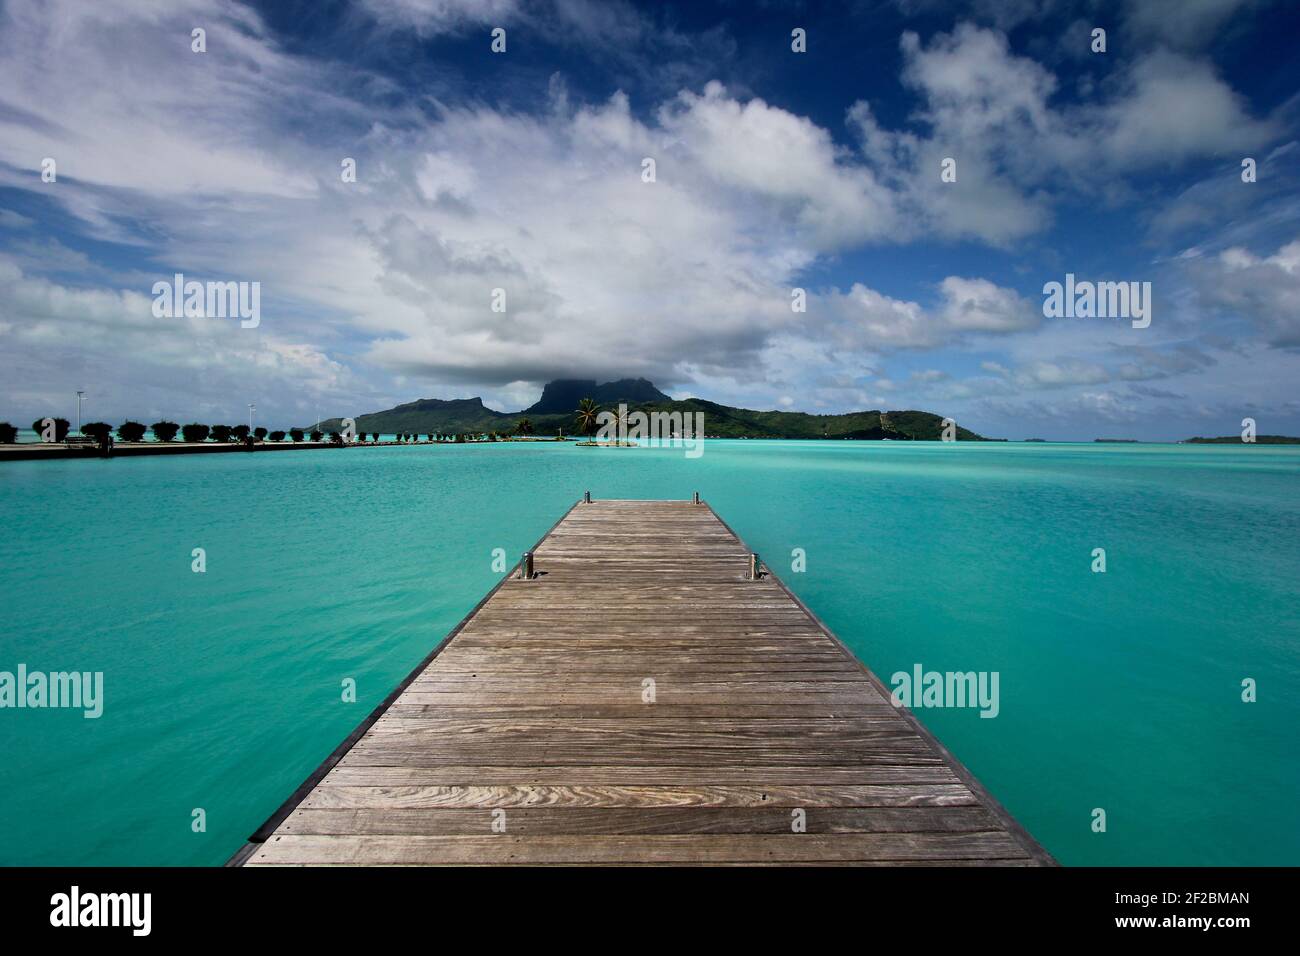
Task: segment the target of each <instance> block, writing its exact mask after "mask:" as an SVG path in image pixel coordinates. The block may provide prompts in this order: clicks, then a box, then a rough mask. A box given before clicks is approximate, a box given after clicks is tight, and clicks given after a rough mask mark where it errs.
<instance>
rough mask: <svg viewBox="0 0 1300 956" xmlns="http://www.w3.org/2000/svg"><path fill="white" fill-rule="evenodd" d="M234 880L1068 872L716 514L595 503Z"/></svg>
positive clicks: (346, 753) (304, 797)
mask: <svg viewBox="0 0 1300 956" xmlns="http://www.w3.org/2000/svg"><path fill="white" fill-rule="evenodd" d="M533 568H534V576H533V577H532V578H530V579H523V578H521V577H520V571H519V570H516V571H515V572H513V573H512V574H511V575H509V576H508V578H507V579H505V580H503V581H502V582H501V583H500V584H498V585H497V587H496V588H494V589H493V590H492V592H491V593H489V594H488V596H487V597H486V598H485V599H484V600H483V602H481V603H480V604H479V606H478V607H476V608H475V609H474V611H472V612H471V613H470V615H469V616H468V617H467V618H466V619H465V620H464V621H463V622H462V623H461V625H460V626H459V627H457V628H456V630H454V631H453V632H452V633H451V635H450V636H449V637H448V638H447V639H446V640H445V641H444V642H443V643H442V644H441V645H440V646H439V647H438V648H437V649H436V650H435V651H434V652H433V653H432V654H431V655H430V657H429V658H428V659H426V660H425V661H424V662H423V663H422V664H420V666H419V667H417V668H416V670H415V671H414V672H413V673H412V674H411V676H410V677H408V678H407V680H406V681H405V682H404V683H403V685H402V686H400V687H399V688H398V689H397V690H396V691H394V692H393V694H392V695H391V696H390V697H389V699H388V700H386V701H384V702H383V703H382V704H381V705H380V706H379V707H378V708H377V709H376V710H375V712H374V713H373V714H371V716H370V717H369V718H367V720H366V721H365V722H364V723H363V724H362V725H361V726H360V727H358V728H357V730H356V731H354V732H353V734H352V736H350V737H349V738H348V740H346V741H344V743H343V744H342V745H340V747H339V748H338V749H337V750H336V751H335V752H334V753H333V754H332V755H331V756H330V757H329V758H328V759H327V760H326V761H325V763H324V764H322V766H321V767H320V768H319V769H318V770H317V771H316V773H315V774H313V775H312V777H311V778H309V779H308V780H307V781H306V782H305V783H304V784H303V785H302V787H300V788H299V790H298V791H297V792H296V793H295V794H294V795H293V796H292V797H290V799H289V800H288V801H287V802H286V804H285V805H284V806H283V807H281V808H280V810H279V811H278V812H277V813H276V814H275V815H274V816H273V817H272V818H271V819H270V820H268V821H267V823H266V825H264V826H263V827H262V829H261V830H259V831H258V833H257V834H254V836H253V837H252V838H251V840H250V842H249V844H247V845H246V846H245V848H244V849H243V850H241V851H240V852H239V853H237V854H236V855H235V857H234V858H233V859H232V860H231V863H232V864H237V865H238V864H243V865H249V866H262V865H282V866H283V865H291V866H292V865H352V866H355V865H421V864H480V865H481V864H488V865H497V864H861V865H873V864H874V865H898V864H921V865H936V864H937V865H981V864H993V865H1012V866H1033V865H1051V864H1053V863H1054V861H1053V860H1052V858H1051V856H1049V855H1048V854H1047V852H1046V851H1045V850H1043V849H1042V847H1040V846H1039V845H1038V844H1037V843H1036V842H1035V841H1034V840H1033V838H1032V837H1030V836H1029V835H1028V834H1027V833H1026V832H1025V831H1024V830H1023V829H1022V828H1021V827H1020V826H1019V825H1018V824H1017V823H1016V822H1015V821H1014V820H1013V819H1012V818H1011V817H1010V816H1009V815H1008V814H1007V813H1006V811H1004V810H1003V809H1002V807H1001V806H1000V805H999V804H998V803H997V802H996V801H995V800H994V799H993V798H992V797H991V796H990V795H989V794H988V793H987V792H985V791H984V789H983V788H982V787H981V786H980V785H979V783H978V782H976V781H975V780H974V779H973V778H972V777H971V775H970V774H969V773H968V772H967V771H966V770H965V768H963V767H962V766H961V764H960V763H958V761H957V760H956V759H955V758H954V757H953V756H952V755H951V754H949V753H948V752H947V750H945V749H944V748H943V747H942V746H941V745H940V744H939V743H938V742H937V741H936V740H935V739H934V737H933V736H932V735H930V734H929V733H928V732H927V731H926V730H925V729H924V728H923V727H922V726H921V725H920V724H919V723H918V722H917V720H916V719H915V718H914V717H913V716H912V715H911V714H910V713H909V712H907V711H906V710H902V709H896V708H895V707H894V706H892V704H891V703H890V701H889V699H888V690H887V689H886V688H885V687H884V685H882V684H881V682H880V681H879V680H878V679H877V678H876V677H875V676H874V675H873V674H871V672H870V671H868V670H867V669H866V668H865V667H864V666H863V665H862V664H861V663H859V662H858V661H857V659H856V658H854V657H853V656H852V654H850V653H849V652H848V651H847V650H846V649H845V648H844V646H843V645H842V644H841V643H840V642H839V641H838V640H837V639H836V638H835V636H834V635H833V634H831V633H830V631H829V630H827V629H826V628H825V627H824V626H823V625H822V624H821V623H820V622H819V621H818V620H817V619H816V617H815V616H814V615H813V614H812V613H811V612H810V611H809V610H808V609H807V608H806V607H805V606H804V605H803V604H802V603H801V602H800V601H799V600H798V599H797V598H796V597H795V596H794V595H793V594H792V593H791V592H790V591H788V590H787V589H786V588H785V586H784V585H783V584H781V582H780V581H779V580H778V579H777V578H776V577H775V576H774V575H771V574H765V575H763V576H761V577H759V578H758V579H757V580H750V551H749V549H748V548H747V547H746V546H745V544H744V543H743V542H741V540H740V539H739V538H738V537H737V536H736V535H735V534H734V533H733V532H732V531H731V529H730V528H728V527H727V526H726V524H725V523H724V522H723V521H722V520H721V519H719V517H718V516H717V515H716V514H715V513H714V512H713V510H712V509H711V508H710V507H709V506H708V505H707V504H695V503H692V502H689V501H596V502H592V503H586V502H580V503H578V504H576V505H575V506H574V507H573V508H571V509H570V511H569V512H568V513H567V514H566V515H565V516H564V517H563V518H562V519H561V520H560V521H559V523H558V524H557V525H556V526H555V527H554V528H553V529H552V530H551V532H550V533H549V534H547V535H546V537H545V538H543V540H542V541H541V543H540V544H539V545H538V546H537V547H536V548H535V549H534V551H533Z"/></svg>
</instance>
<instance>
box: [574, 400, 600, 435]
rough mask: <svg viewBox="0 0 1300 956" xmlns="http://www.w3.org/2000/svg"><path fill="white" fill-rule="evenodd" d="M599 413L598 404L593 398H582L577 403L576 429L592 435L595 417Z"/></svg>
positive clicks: (594, 427)
mask: <svg viewBox="0 0 1300 956" xmlns="http://www.w3.org/2000/svg"><path fill="white" fill-rule="evenodd" d="M599 415H600V406H599V405H597V404H596V402H595V401H594V400H593V399H590V398H584V399H583V400H582V401H580V402H579V403H578V411H577V414H576V415H575V417H576V418H577V421H578V430H579V431H580V432H582V433H583V434H584V435H593V434H595V432H596V418H597V417H598V416H599Z"/></svg>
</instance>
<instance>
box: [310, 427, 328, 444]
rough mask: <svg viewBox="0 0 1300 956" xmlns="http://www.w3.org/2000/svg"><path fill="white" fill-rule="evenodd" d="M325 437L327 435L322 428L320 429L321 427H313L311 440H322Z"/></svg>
mask: <svg viewBox="0 0 1300 956" xmlns="http://www.w3.org/2000/svg"><path fill="white" fill-rule="evenodd" d="M324 437H325V435H324V434H323V433H322V432H321V430H320V429H319V428H313V429H312V433H311V440H312V441H320V440H321V439H322V438H324Z"/></svg>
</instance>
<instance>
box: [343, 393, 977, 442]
mask: <svg viewBox="0 0 1300 956" xmlns="http://www.w3.org/2000/svg"><path fill="white" fill-rule="evenodd" d="M584 398H591V399H594V400H595V401H596V403H597V404H598V405H599V406H600V407H601V408H602V409H610V410H613V409H615V408H616V407H617V405H618V404H619V402H626V403H627V406H628V410H629V411H642V412H646V413H652V412H680V413H682V414H688V413H689V414H694V413H695V412H702V413H703V414H704V432H705V434H706V435H707V436H708V437H710V438H840V439H845V438H847V439H858V440H865V441H880V440H885V439H888V440H891V441H938V440H939V439H940V437H941V435H942V432H943V416H942V415H936V414H934V413H933V412H922V411H915V410H907V411H894V412H884V411H864V412H847V413H845V414H842V415H810V414H808V413H806V412H778V411H770V412H763V411H755V410H754V409H749V408H733V407H732V406H730V405H719V404H718V403H716V402H709V401H705V400H704V399H700V398H688V399H685V400H683V401H674V400H673V399H672V398H670V397H669V396H667V395H665V394H664V393H663V392H661V391H659V390H658V389H657V388H655V387H654V385H652V384H651V383H650V382H648V381H646V380H645V379H643V378H639V379H620V380H619V381H617V382H606V383H605V384H603V385H598V384H596V382H595V380H590V379H559V380H557V381H554V382H548V383H547V384H546V386H545V387H544V388H543V389H542V397H541V399H539V400H538V401H537V402H536V403H535V404H533V405H531V406H529V407H528V408H526V409H524V410H523V411H519V412H497V411H493V410H492V409H490V408H488V407H486V406H485V405H484V404H483V401H482V399H479V398H460V399H453V400H451V401H444V400H442V399H437V398H425V399H420V400H419V401H415V402H408V403H407V404H405V405H398V406H397V407H396V408H390V409H388V410H387V411H382V412H371V413H370V414H367V415H359V416H357V419H356V423H357V430H358V431H365V432H379V433H380V434H384V435H390V434H394V433H398V432H414V433H416V434H420V435H424V434H429V433H442V434H455V433H460V432H468V433H484V432H493V431H496V432H511V431H513V430H514V427H515V423H516V422H517V421H518V420H519V419H520V418H527V419H528V420H529V421H531V422H532V423H533V430H534V432H535V433H536V434H537V435H554V434H555V433H556V432H558V431H560V430H563V432H564V434H566V435H569V434H572V433H573V432H574V431H575V428H576V425H575V423H574V410H575V409H576V408H577V407H578V402H579V401H581V400H582V399H584ZM319 427H320V428H321V429H322V430H323V431H326V432H328V431H331V430H337V429H339V428H340V427H341V420H340V419H337V418H331V419H329V420H328V421H325V422H321V424H320V426H319ZM957 438H958V440H960V441H989V440H990V439H986V438H984V437H983V436H981V435H977V434H976V433H975V432H973V431H970V430H969V429H966V428H962V427H961V426H958V427H957Z"/></svg>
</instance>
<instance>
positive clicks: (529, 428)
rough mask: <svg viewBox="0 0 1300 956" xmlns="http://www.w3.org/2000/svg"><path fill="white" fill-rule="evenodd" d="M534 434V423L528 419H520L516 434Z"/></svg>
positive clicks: (517, 423) (516, 425)
mask: <svg viewBox="0 0 1300 956" xmlns="http://www.w3.org/2000/svg"><path fill="white" fill-rule="evenodd" d="M532 433H533V423H532V422H530V421H529V420H528V419H526V418H521V419H519V421H518V422H516V423H515V434H517V435H531V434H532Z"/></svg>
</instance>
